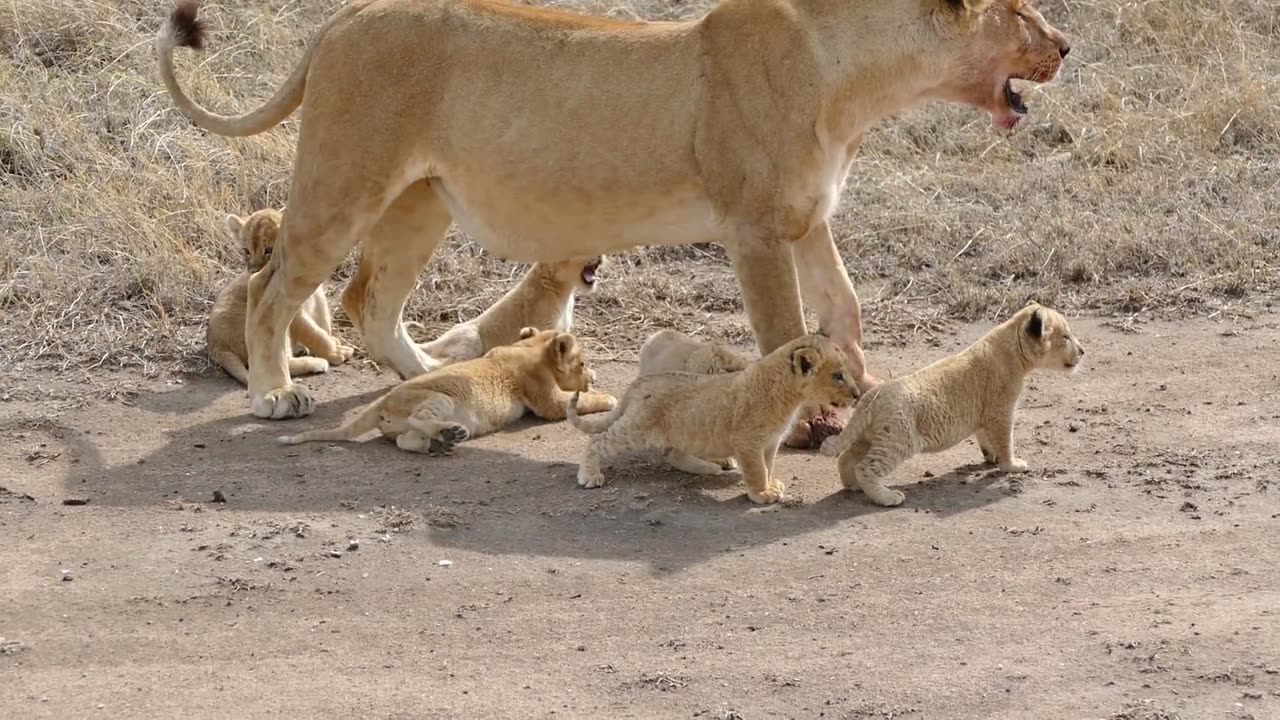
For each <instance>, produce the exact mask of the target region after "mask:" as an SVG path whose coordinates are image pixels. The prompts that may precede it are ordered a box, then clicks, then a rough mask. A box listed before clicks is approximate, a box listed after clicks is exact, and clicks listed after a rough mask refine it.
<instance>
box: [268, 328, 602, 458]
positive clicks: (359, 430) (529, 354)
mask: <svg viewBox="0 0 1280 720" xmlns="http://www.w3.org/2000/svg"><path fill="white" fill-rule="evenodd" d="M592 377H593V373H592V372H591V369H590V368H589V367H588V366H587V361H586V359H585V358H584V357H583V355H582V349H581V348H580V347H579V346H578V343H577V341H576V340H575V339H574V337H573V336H572V335H570V334H569V333H562V332H559V331H557V330H542V331H540V332H539V331H536V330H535V329H533V328H526V329H525V330H524V331H522V332H521V337H520V340H519V341H518V342H516V343H515V344H513V345H503V346H500V347H496V348H493V349H492V350H490V351H489V352H488V353H485V355H484V356H483V357H480V358H476V359H474V360H466V361H463V362H460V363H455V364H452V365H446V366H444V367H442V368H439V369H437V370H433V371H431V372H428V373H424V374H422V375H418V376H417V377H414V378H412V379H410V380H406V381H404V382H402V383H400V384H399V385H397V386H396V387H394V388H392V389H391V391H390V392H388V393H387V394H386V395H383V396H382V397H380V398H378V399H377V400H375V401H374V402H372V403H370V404H369V405H368V406H367V407H366V408H364V409H363V410H361V411H360V413H359V414H358V415H356V416H355V417H354V418H352V419H350V420H348V421H347V422H345V423H343V424H342V425H341V426H339V427H337V428H333V429H331V430H311V431H308V432H304V433H299V434H297V435H293V436H285V437H282V438H280V442H281V443H284V444H286V445H296V444H298V443H303V442H310V441H314V440H355V439H356V438H358V437H360V436H361V435H363V434H364V433H366V432H368V431H370V430H373V429H375V428H377V429H378V430H381V431H382V434H383V435H384V436H385V437H388V438H391V439H392V440H395V441H396V445H398V446H399V447H400V449H401V450H408V451H411V452H426V453H440V454H446V455H447V454H449V453H450V452H452V451H453V447H454V445H456V444H458V443H460V442H462V441H464V440H466V439H467V438H473V437H479V436H481V435H487V434H489V433H491V432H494V431H496V430H500V429H502V428H504V427H506V426H507V425H510V424H511V423H513V422H515V421H516V420H519V419H520V417H521V416H522V415H524V413H525V411H526V410H531V411H533V413H534V414H535V415H537V416H538V417H540V418H542V419H544V420H563V419H564V418H565V414H566V410H567V408H568V404H569V398H570V394H569V393H570V392H573V393H574V397H576V396H577V393H579V392H581V393H586V394H585V395H584V396H583V407H584V412H603V411H605V410H612V409H613V407H614V406H615V405H616V404H617V401H616V400H615V399H614V398H613V396H611V395H605V394H604V393H597V392H589V390H590V387H591V381H592Z"/></svg>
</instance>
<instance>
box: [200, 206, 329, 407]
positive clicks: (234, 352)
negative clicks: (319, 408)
mask: <svg viewBox="0 0 1280 720" xmlns="http://www.w3.org/2000/svg"><path fill="white" fill-rule="evenodd" d="M280 221H281V213H280V211H279V210H274V209H270V208H268V209H264V210H258V211H257V212H254V213H252V214H251V215H249V217H247V218H242V217H240V216H239V215H227V218H226V227H227V230H228V231H230V232H231V235H232V236H234V237H235V238H236V239H237V240H238V241H239V243H240V247H241V252H242V254H243V255H244V261H245V271H244V272H242V273H240V274H239V275H237V276H236V278H235V279H234V280H232V281H231V282H230V283H228V284H227V285H226V287H224V288H222V290H220V291H219V292H218V296H217V299H215V300H214V302H213V310H212V311H211V312H210V313H209V327H208V330H207V331H206V333H205V341H206V344H207V346H208V352H209V359H210V360H212V361H213V362H214V363H215V364H216V365H218V366H219V367H221V368H222V369H223V370H226V371H227V374H228V375H230V376H231V377H233V378H235V379H236V380H239V381H240V384H241V385H248V384H249V371H248V358H249V349H248V346H247V344H246V343H245V310H246V305H247V304H248V298H249V278H250V276H252V275H253V274H254V273H257V272H258V271H259V270H262V269H263V267H265V266H266V264H267V262H268V261H269V260H270V259H271V253H272V250H274V249H275V244H276V240H277V239H278V238H279V237H280ZM332 332H333V328H332V323H331V321H330V318H329V304H328V302H327V301H326V300H325V297H324V287H323V286H321V287H318V288H316V291H315V292H314V293H312V294H311V297H309V298H307V301H306V302H304V303H303V304H302V309H301V310H299V311H298V316H297V317H296V318H294V320H293V323H292V324H291V325H290V326H289V333H288V340H287V341H286V342H287V344H288V345H289V347H288V351H289V372H290V373H291V374H295V375H305V374H312V373H322V372H326V371H328V369H329V366H330V365H341V364H342V363H344V362H346V361H347V359H348V358H350V357H351V353H352V351H353V350H352V348H351V346H349V345H346V344H344V343H342V341H340V340H338V339H337V338H335V337H333V335H332ZM294 344H296V345H299V346H303V347H305V348H306V350H307V352H308V353H309V354H310V355H312V356H315V357H293V354H294V352H293V351H294V349H295V348H294V347H293V346H294Z"/></svg>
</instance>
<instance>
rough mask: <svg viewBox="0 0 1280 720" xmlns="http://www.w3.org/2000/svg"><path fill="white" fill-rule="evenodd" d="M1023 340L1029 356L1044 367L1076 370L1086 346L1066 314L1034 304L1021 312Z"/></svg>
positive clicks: (1024, 352)
mask: <svg viewBox="0 0 1280 720" xmlns="http://www.w3.org/2000/svg"><path fill="white" fill-rule="evenodd" d="M1018 316H1019V320H1018V325H1019V328H1020V329H1019V333H1020V334H1021V335H1022V337H1021V338H1020V339H1019V343H1020V345H1021V347H1022V352H1023V354H1024V355H1025V356H1026V358H1027V359H1028V360H1029V361H1031V363H1032V364H1033V365H1034V367H1036V368H1039V369H1041V370H1062V371H1065V372H1069V373H1070V372H1075V371H1076V368H1077V367H1079V366H1080V360H1081V359H1082V358H1083V357H1084V346H1082V345H1081V344H1080V341H1079V340H1077V339H1076V336H1075V335H1073V334H1072V332H1071V326H1070V325H1068V324H1067V319H1066V318H1065V317H1063V316H1062V313H1060V312H1058V311H1057V310H1053V309H1050V308H1047V307H1044V306H1043V305H1040V304H1038V303H1031V304H1030V305H1028V306H1027V307H1025V308H1023V309H1022V310H1021V311H1020V312H1019V313H1018Z"/></svg>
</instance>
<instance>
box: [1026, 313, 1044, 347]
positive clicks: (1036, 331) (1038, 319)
mask: <svg viewBox="0 0 1280 720" xmlns="http://www.w3.org/2000/svg"><path fill="white" fill-rule="evenodd" d="M1027 336H1028V337H1030V338H1031V339H1033V340H1039V339H1040V338H1042V337H1044V318H1043V317H1042V316H1041V312H1040V308H1038V307H1037V308H1036V310H1035V312H1033V313H1031V319H1030V320H1028V321H1027Z"/></svg>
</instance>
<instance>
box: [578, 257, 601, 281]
mask: <svg viewBox="0 0 1280 720" xmlns="http://www.w3.org/2000/svg"><path fill="white" fill-rule="evenodd" d="M599 269H600V261H599V260H593V261H592V262H590V263H588V264H587V265H585V266H583V268H582V282H583V284H585V285H586V286H587V287H590V288H594V287H595V286H596V279H597V278H596V271H597V270H599Z"/></svg>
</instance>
